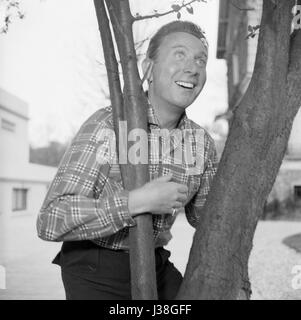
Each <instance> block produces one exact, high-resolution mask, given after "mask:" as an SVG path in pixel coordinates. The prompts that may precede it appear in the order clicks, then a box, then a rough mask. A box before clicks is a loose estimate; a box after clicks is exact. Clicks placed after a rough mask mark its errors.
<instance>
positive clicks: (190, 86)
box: [176, 81, 194, 89]
mask: <svg viewBox="0 0 301 320" xmlns="http://www.w3.org/2000/svg"><path fill="white" fill-rule="evenodd" d="M176 84H178V85H179V86H181V87H184V88H188V89H193V88H194V84H192V83H189V82H183V81H176Z"/></svg>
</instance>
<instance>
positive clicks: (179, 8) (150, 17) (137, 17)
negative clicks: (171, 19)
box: [134, 0, 206, 21]
mask: <svg viewBox="0 0 301 320" xmlns="http://www.w3.org/2000/svg"><path fill="white" fill-rule="evenodd" d="M201 1H202V2H206V1H205V0H191V1H189V2H187V3H183V4H182V5H178V8H177V9H172V10H169V11H166V12H162V13H155V14H150V15H146V16H140V15H139V14H138V15H136V16H135V17H134V21H141V20H146V19H152V18H160V17H163V16H166V15H168V14H171V13H173V12H179V11H180V10H181V9H183V8H185V7H187V6H189V5H191V4H192V3H194V2H201Z"/></svg>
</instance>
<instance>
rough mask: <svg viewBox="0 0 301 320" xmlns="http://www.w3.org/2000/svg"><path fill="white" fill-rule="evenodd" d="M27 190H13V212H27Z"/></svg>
mask: <svg viewBox="0 0 301 320" xmlns="http://www.w3.org/2000/svg"><path fill="white" fill-rule="evenodd" d="M27 191H28V190H27V189H13V211H19V210H26V208H27Z"/></svg>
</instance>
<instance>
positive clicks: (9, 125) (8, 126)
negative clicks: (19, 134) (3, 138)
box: [1, 118, 16, 132]
mask: <svg viewBox="0 0 301 320" xmlns="http://www.w3.org/2000/svg"><path fill="white" fill-rule="evenodd" d="M1 128H2V129H4V130H7V131H11V132H15V131H16V124H15V123H13V122H11V121H9V120H6V119H3V118H2V119H1Z"/></svg>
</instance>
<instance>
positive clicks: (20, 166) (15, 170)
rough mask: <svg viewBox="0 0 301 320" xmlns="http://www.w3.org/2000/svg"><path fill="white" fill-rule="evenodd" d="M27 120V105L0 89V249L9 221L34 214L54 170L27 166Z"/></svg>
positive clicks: (31, 165)
mask: <svg viewBox="0 0 301 320" xmlns="http://www.w3.org/2000/svg"><path fill="white" fill-rule="evenodd" d="M28 120H29V118H28V105H27V104H26V103H25V102H24V101H22V100H20V99H19V98H17V97H15V96H13V95H12V94H10V93H8V92H6V91H5V90H3V89H1V88H0V246H1V245H2V246H3V245H4V243H5V238H6V236H5V230H6V228H5V226H6V224H7V222H8V220H9V219H10V218H11V217H16V216H22V215H28V214H37V213H38V211H39V209H40V207H41V205H42V201H43V199H44V197H45V195H46V191H47V188H48V186H49V184H50V182H51V181H52V179H53V177H54V175H55V173H56V170H57V169H56V168H53V167H48V166H42V165H37V164H32V163H30V162H29V140H28ZM1 260H3V257H2V259H1V247H0V264H1Z"/></svg>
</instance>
